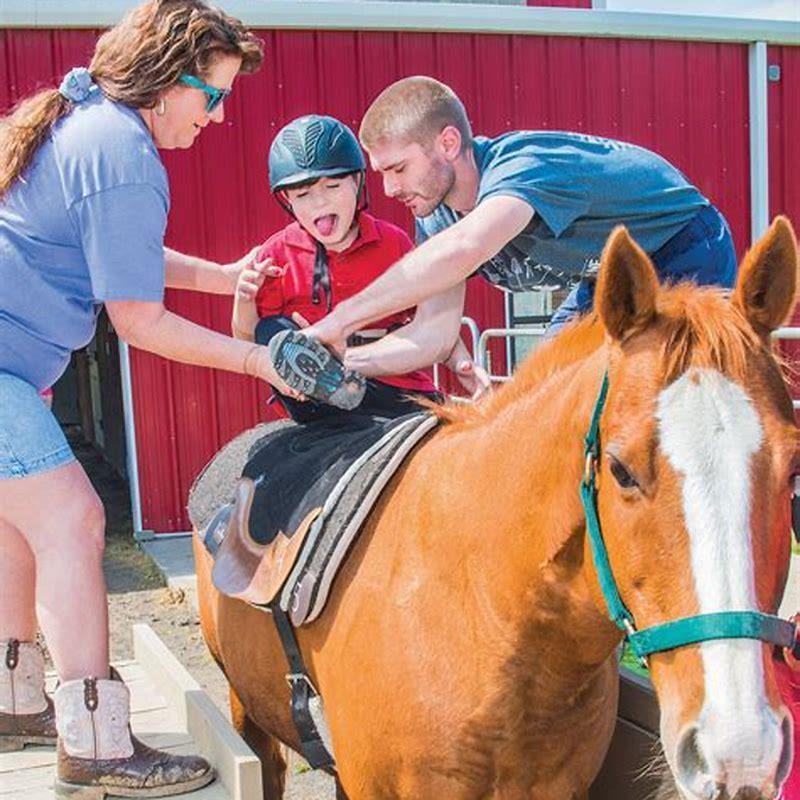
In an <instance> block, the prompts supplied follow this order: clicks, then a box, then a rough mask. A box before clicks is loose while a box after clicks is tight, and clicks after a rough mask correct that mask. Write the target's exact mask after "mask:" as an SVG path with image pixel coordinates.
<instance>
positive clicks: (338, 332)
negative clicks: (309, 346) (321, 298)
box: [301, 312, 347, 361]
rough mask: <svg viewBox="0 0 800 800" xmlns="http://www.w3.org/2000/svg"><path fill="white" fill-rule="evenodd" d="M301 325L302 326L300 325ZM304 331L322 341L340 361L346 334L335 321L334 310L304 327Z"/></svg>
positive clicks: (342, 357) (344, 347) (345, 342)
mask: <svg viewBox="0 0 800 800" xmlns="http://www.w3.org/2000/svg"><path fill="white" fill-rule="evenodd" d="M301 327H302V326H301ZM304 333H306V334H308V335H309V336H313V337H314V338H315V339H317V340H318V341H319V342H322V344H324V345H325V346H326V347H327V348H328V349H329V350H330V351H331V352H333V353H334V354H335V355H336V357H337V358H338V359H339V360H340V361H344V355H345V351H346V350H347V335H346V333H345V332H344V329H343V328H342V326H341V325H339V324H338V322H337V321H336V316H335V312H334V313H331V314H328V316H327V317H323V318H322V319H321V320H320V321H319V322H315V323H314V324H313V325H310V326H309V327H307V328H305V330H304Z"/></svg>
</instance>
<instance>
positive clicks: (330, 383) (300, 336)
mask: <svg viewBox="0 0 800 800" xmlns="http://www.w3.org/2000/svg"><path fill="white" fill-rule="evenodd" d="M269 351H270V354H271V355H272V365H273V366H274V367H275V371H276V372H277V373H278V375H279V376H280V377H281V378H282V379H283V380H284V381H286V383H287V384H288V385H289V386H291V387H292V389H295V390H296V391H298V392H301V393H302V394H304V395H306V397H312V398H313V399H314V400H319V401H320V402H322V403H328V404H329V405H332V406H336V407H337V408H342V409H345V410H346V411H351V410H352V409H354V408H355V407H356V406H357V405H358V404H359V403H360V402H361V401H362V400H363V399H364V392H365V390H366V381H365V379H364V377H363V376H362V375H359V374H358V373H357V372H353V371H352V370H348V369H345V368H344V365H343V364H342V362H341V361H339V359H338V358H336V357H335V356H334V355H333V354H332V353H331V352H330V351H329V350H328V349H327V348H326V347H325V346H324V345H323V344H321V343H320V342H318V341H317V340H316V339H314V338H312V337H310V336H306V335H305V334H304V333H303V332H302V331H283V332H281V333H278V334H276V335H275V336H273V337H272V339H270V342H269Z"/></svg>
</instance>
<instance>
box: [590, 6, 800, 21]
mask: <svg viewBox="0 0 800 800" xmlns="http://www.w3.org/2000/svg"><path fill="white" fill-rule="evenodd" d="M606 8H608V9H609V10H611V11H617V10H618V11H655V12H662V13H663V12H672V13H675V14H712V15H722V16H726V17H731V16H733V17H755V18H757V19H779V20H791V21H795V22H797V23H798V24H799V25H800V0H606Z"/></svg>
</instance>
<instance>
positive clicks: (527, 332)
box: [477, 327, 547, 383]
mask: <svg viewBox="0 0 800 800" xmlns="http://www.w3.org/2000/svg"><path fill="white" fill-rule="evenodd" d="M546 330H547V329H546V328H544V327H541V328H487V329H486V330H485V331H484V332H483V333H482V334H481V335H480V338H479V339H478V358H477V363H478V366H480V367H483V368H484V369H485V370H486V372H488V373H489V377H490V378H491V380H492V381H494V382H495V383H505V382H506V381H510V380H511V375H493V374H492V358H491V353H490V352H489V342H490V341H491V340H492V339H508V340H509V342H508V344H510V340H511V339H520V338H523V337H531V338H538V339H540V338H542V337H543V336H544V334H545V331H546Z"/></svg>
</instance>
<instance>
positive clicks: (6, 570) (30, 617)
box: [0, 519, 36, 642]
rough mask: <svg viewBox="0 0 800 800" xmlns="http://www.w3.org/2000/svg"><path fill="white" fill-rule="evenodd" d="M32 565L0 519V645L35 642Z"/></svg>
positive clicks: (25, 549) (22, 541) (27, 549)
mask: <svg viewBox="0 0 800 800" xmlns="http://www.w3.org/2000/svg"><path fill="white" fill-rule="evenodd" d="M35 585H36V565H35V563H34V560H33V553H32V552H31V549H30V547H28V543H27V542H26V541H25V539H24V538H23V537H22V534H20V532H19V531H18V530H17V529H16V528H15V527H14V526H13V525H11V524H9V523H8V522H6V521H5V520H3V519H0V586H2V587H3V590H2V591H0V641H6V640H8V639H18V640H19V641H21V642H32V641H34V639H35V638H36V596H35V592H34V587H35Z"/></svg>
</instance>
